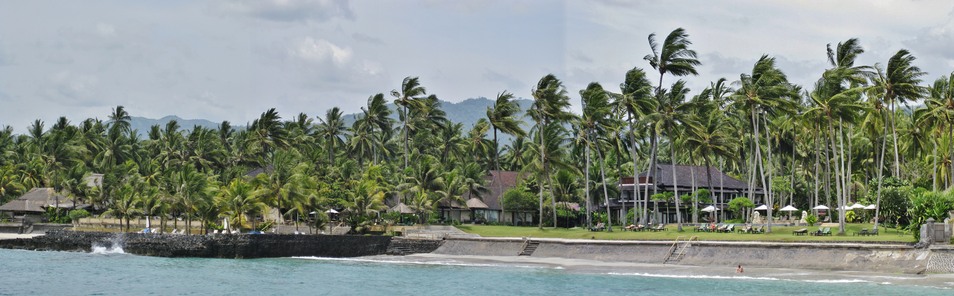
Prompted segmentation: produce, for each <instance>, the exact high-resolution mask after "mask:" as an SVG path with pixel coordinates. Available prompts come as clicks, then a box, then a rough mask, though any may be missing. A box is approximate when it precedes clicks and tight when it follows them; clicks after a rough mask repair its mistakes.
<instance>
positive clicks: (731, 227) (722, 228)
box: [696, 223, 735, 233]
mask: <svg viewBox="0 0 954 296" xmlns="http://www.w3.org/2000/svg"><path fill="white" fill-rule="evenodd" d="M733 231H735V224H722V223H719V224H718V225H716V224H709V225H706V224H702V225H699V227H696V232H721V233H730V232H733Z"/></svg>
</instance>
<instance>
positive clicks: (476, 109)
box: [130, 97, 533, 145]
mask: <svg viewBox="0 0 954 296" xmlns="http://www.w3.org/2000/svg"><path fill="white" fill-rule="evenodd" d="M531 103H533V101H531V100H527V99H518V100H517V104H519V105H520V109H521V110H522V111H521V115H522V114H523V113H525V112H526V110H527V109H528V108H529V107H530V104H531ZM493 104H494V101H493V100H491V99H487V98H483V97H481V98H473V99H466V100H464V101H461V102H458V103H452V102H446V101H441V109H442V110H444V112H446V113H447V119H448V120H450V121H452V122H455V123H461V124H463V125H464V130H465V131H467V130H469V129H470V127H472V126H473V125H474V123H476V122H477V120H479V119H481V118H486V116H487V114H486V110H487V107H489V106H492V105H493ZM388 106H389V107H390V108H391V110H392V112H391V118H393V119H394V120H395V121H397V120H398V115H397V111H396V109H395V106H394V104H388ZM263 112H264V110H263ZM360 114H361V113H360V112H358V113H352V114H346V115H344V119H345V126H346V127H350V126H351V124H352V123H353V122H354V120H355V119H356V118H357V116H358V115H360ZM296 115H297V114H281V116H282V119H284V120H289V119H291V118H293V117H294V116H296ZM308 115H309V116H311V117H312V118H313V119H315V122H316V123H317V122H318V120H317V118H318V117H323V116H324V115H325V113H324V111H322V112H321V113H320V114H308ZM521 119H522V120H523V122H524V124H523V127H524V128H525V129H526V128H529V127H530V126H531V123H530V118H529V117H521ZM172 120H176V121H178V122H179V126H181V127H182V128H183V129H185V130H192V127H194V126H197V125H198V126H201V127H205V128H211V129H215V128H218V127H219V125H220V124H221V122H213V121H211V120H206V119H183V118H180V117H178V116H175V115H169V116H165V117H162V118H159V119H152V118H145V117H136V116H133V117H132V120H130V124H131V126H132V128H133V129H135V130H138V131H139V136H140V137H142V138H145V137H146V136H147V135H148V133H149V129H150V128H151V127H152V126H153V125H157V124H158V125H159V126H160V127H163V126H165V125H166V123H168V122H169V121H172ZM232 125H233V126H234V127H235V128H236V129H243V128H245V125H246V123H243V122H232ZM498 137H501V145H504V144H505V143H508V142H510V139H509V138H507V137H506V136H505V135H500V134H498Z"/></svg>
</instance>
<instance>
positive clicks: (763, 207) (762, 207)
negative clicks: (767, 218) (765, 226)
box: [754, 205, 768, 211]
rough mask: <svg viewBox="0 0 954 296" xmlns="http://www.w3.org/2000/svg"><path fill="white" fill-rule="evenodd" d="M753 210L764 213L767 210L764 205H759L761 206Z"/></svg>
mask: <svg viewBox="0 0 954 296" xmlns="http://www.w3.org/2000/svg"><path fill="white" fill-rule="evenodd" d="M754 210H756V211H765V210H768V206H766V205H761V206H758V207H755V209H754Z"/></svg>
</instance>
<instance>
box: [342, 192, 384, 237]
mask: <svg viewBox="0 0 954 296" xmlns="http://www.w3.org/2000/svg"><path fill="white" fill-rule="evenodd" d="M350 187H351V190H349V191H348V192H347V193H348V194H347V196H348V199H347V200H345V201H344V203H343V204H344V207H345V211H346V212H347V215H348V224H350V226H351V231H352V232H361V230H362V229H363V228H361V229H359V226H361V225H363V224H364V223H365V222H366V221H368V220H369V219H370V218H371V215H373V214H377V213H379V212H380V211H382V210H384V209H386V208H387V206H385V205H384V188H383V187H382V186H381V185H380V184H379V183H378V182H377V181H374V180H371V179H362V180H354V181H351V186H350Z"/></svg>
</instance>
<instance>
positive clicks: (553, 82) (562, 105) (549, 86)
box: [527, 74, 573, 228]
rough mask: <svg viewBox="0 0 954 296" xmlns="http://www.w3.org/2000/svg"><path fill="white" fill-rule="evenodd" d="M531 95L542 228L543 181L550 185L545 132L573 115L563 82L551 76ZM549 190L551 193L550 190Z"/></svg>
mask: <svg viewBox="0 0 954 296" xmlns="http://www.w3.org/2000/svg"><path fill="white" fill-rule="evenodd" d="M532 93H533V99H534V101H533V105H532V106H531V107H530V110H527V114H528V115H530V117H531V118H533V120H534V121H535V122H536V126H537V132H538V135H539V136H540V137H539V138H540V149H539V151H538V152H539V153H540V165H541V167H540V168H541V169H542V175H543V178H542V179H543V180H541V182H540V223H539V225H538V226H539V227H540V228H543V187H544V185H543V184H544V182H543V181H544V180H545V181H546V182H545V183H546V184H549V183H550V181H549V179H550V173H549V169H550V167H549V165H548V162H547V159H546V154H547V151H546V143H545V138H546V137H545V135H546V132H545V131H546V130H547V129H549V126H550V125H552V124H560V123H563V122H565V121H567V120H569V119H571V118H573V114H572V113H570V112H569V111H568V110H567V109H568V108H569V107H570V98H569V97H568V96H567V94H566V88H565V87H564V86H563V82H562V81H560V80H559V79H557V78H556V76H554V75H553V74H547V75H546V76H543V78H540V81H538V82H537V85H536V86H535V87H534V88H533V92H532ZM550 190H551V191H552V188H550ZM551 195H552V192H551ZM551 203H552V204H551V206H552V207H553V216H554V217H556V201H552V200H551ZM553 227H556V219H554V220H553Z"/></svg>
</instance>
